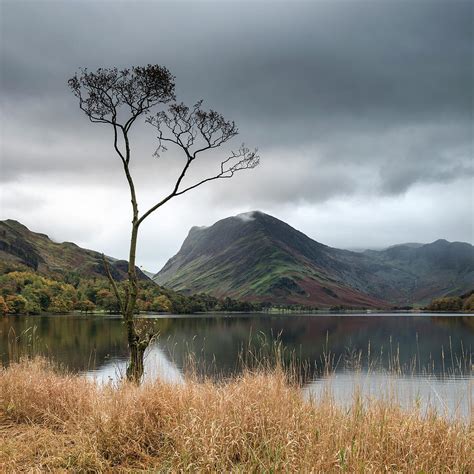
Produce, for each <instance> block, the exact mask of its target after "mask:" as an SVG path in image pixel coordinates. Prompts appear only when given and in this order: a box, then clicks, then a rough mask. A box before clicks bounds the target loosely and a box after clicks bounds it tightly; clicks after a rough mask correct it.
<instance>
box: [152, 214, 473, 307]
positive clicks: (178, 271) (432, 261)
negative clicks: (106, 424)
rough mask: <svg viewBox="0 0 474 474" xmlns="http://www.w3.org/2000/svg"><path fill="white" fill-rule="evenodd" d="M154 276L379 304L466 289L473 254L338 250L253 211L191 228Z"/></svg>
mask: <svg viewBox="0 0 474 474" xmlns="http://www.w3.org/2000/svg"><path fill="white" fill-rule="evenodd" d="M444 242H445V243H444ZM153 279H154V281H155V282H157V283H159V284H161V285H165V286H167V287H169V288H172V289H174V290H178V291H185V292H190V293H193V292H208V293H210V294H213V295H215V296H223V295H229V296H232V297H235V298H240V299H247V300H256V301H271V302H274V303H283V304H305V305H311V306H334V305H336V306H338V305H344V306H368V307H384V306H393V305H406V304H413V303H425V302H429V301H430V300H431V299H432V298H434V297H437V296H443V295H445V294H447V293H449V292H458V293H461V292H464V291H467V290H469V289H470V288H472V287H473V286H474V252H473V247H472V246H471V245H469V244H463V243H452V244H451V243H449V242H446V241H437V242H434V243H433V244H426V245H421V246H413V245H401V246H394V247H391V248H389V249H386V250H382V251H366V252H363V253H358V252H351V251H347V250H339V249H335V248H332V247H328V246H327V245H324V244H322V243H319V242H316V241H314V240H312V239H310V238H309V237H307V236H306V235H304V234H303V233H301V232H299V231H297V230H296V229H294V228H292V227H291V226H289V225H288V224H286V223H284V222H282V221H280V220H279V219H276V218H274V217H272V216H269V215H267V214H264V213H262V212H252V213H247V214H242V215H239V216H235V217H229V218H226V219H222V220H220V221H218V222H216V223H215V224H214V225H212V226H210V227H193V228H192V229H191V230H190V232H189V235H188V236H187V238H186V239H185V241H184V243H183V245H182V247H181V249H180V250H179V252H178V253H177V254H176V255H175V256H174V257H173V258H171V259H170V260H169V261H168V262H167V263H166V265H165V266H164V267H163V268H162V270H161V271H160V272H158V273H157V274H156V275H155V276H154V277H153Z"/></svg>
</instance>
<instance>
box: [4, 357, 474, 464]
mask: <svg viewBox="0 0 474 474" xmlns="http://www.w3.org/2000/svg"><path fill="white" fill-rule="evenodd" d="M473 448H474V430H473V424H472V423H471V424H470V425H468V424H466V423H463V422H460V421H447V420H446V419H443V418H442V417H438V416H436V415H435V414H434V413H431V414H428V415H427V414H422V413H421V412H419V411H417V410H416V409H413V410H412V411H408V412H407V411H403V410H402V409H401V408H400V407H398V406H397V405H396V404H392V403H387V402H380V401H372V402H367V403H364V404H362V403H361V401H360V400H358V399H357V398H355V399H354V403H353V405H352V407H351V408H350V409H349V410H343V409H341V408H340V407H338V406H337V405H336V404H335V403H333V401H332V400H331V399H330V398H327V399H321V400H314V401H312V402H311V401H308V400H305V399H303V397H302V396H301V392H300V390H299V388H298V387H296V386H292V385H291V384H288V382H287V377H286V376H285V375H284V374H283V373H282V372H281V371H280V370H278V369H276V370H271V371H264V372H260V373H250V372H247V373H245V374H244V375H242V376H240V377H237V378H235V379H233V380H231V381H227V382H225V383H224V382H223V383H221V384H216V383H212V382H198V381H193V380H190V381H189V382H188V383H186V384H185V385H182V386H174V385H167V384H162V383H153V384H151V383H149V384H144V385H143V386H141V387H136V386H132V385H126V384H125V385H122V386H121V387H119V388H112V387H99V386H97V385H96V384H94V383H93V382H89V381H87V380H86V379H84V378H82V377H78V376H74V375H68V374H64V373H60V372H58V371H55V370H53V369H52V368H51V367H50V366H49V365H48V364H47V363H46V362H45V361H44V360H41V359H36V360H34V361H26V362H22V363H20V364H14V365H12V366H11V367H10V368H8V369H3V370H2V371H1V372H0V470H1V471H2V472H4V471H6V472H12V471H15V470H35V469H36V470H47V469H49V470H61V469H71V470H95V471H109V470H111V469H116V470H120V471H127V470H133V471H134V472H135V471H136V470H140V469H144V470H153V469H155V470H158V469H162V470H173V471H175V470H185V471H199V470H202V471H231V470H234V471H242V472H249V471H259V472H262V471H265V472H269V471H300V472H309V471H315V472H338V471H344V470H346V471H349V472H354V471H356V472H371V471H372V472H375V471H377V472H380V471H387V470H389V471H403V472H437V473H438V472H473V471H474V464H473V461H472V450H473Z"/></svg>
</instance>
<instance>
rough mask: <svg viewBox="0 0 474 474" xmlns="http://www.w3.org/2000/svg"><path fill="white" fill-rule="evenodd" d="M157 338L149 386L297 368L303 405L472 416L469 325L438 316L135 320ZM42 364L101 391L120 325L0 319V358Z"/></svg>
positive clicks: (119, 359) (116, 356)
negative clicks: (383, 402) (387, 402)
mask: <svg viewBox="0 0 474 474" xmlns="http://www.w3.org/2000/svg"><path fill="white" fill-rule="evenodd" d="M141 324H144V325H151V326H153V327H154V329H155V330H156V331H158V332H159V337H158V339H157V340H156V341H155V342H154V343H153V344H152V346H151V347H150V348H149V350H148V352H147V355H146V377H148V378H155V377H159V378H161V379H163V380H167V381H171V382H175V383H183V381H184V374H185V373H187V372H189V371H192V372H193V373H194V374H195V375H196V376H198V377H211V378H222V377H228V376H232V375H235V374H237V373H239V371H241V370H242V367H243V366H256V365H258V364H259V363H260V362H261V360H263V359H264V360H272V359H273V358H274V357H275V353H276V351H277V349H278V354H279V358H280V359H281V360H282V361H283V363H284V364H287V365H291V364H292V363H293V364H294V365H295V366H296V367H297V372H298V373H297V375H298V377H299V380H300V382H301V383H302V386H303V390H304V393H305V396H308V397H319V396H323V395H324V394H325V393H327V392H328V391H330V393H331V394H332V396H333V397H334V398H335V399H336V400H338V401H339V402H340V403H343V404H344V403H350V402H351V400H352V397H353V396H354V394H355V393H360V394H361V395H362V396H363V397H378V398H395V399H396V400H397V401H398V402H399V403H401V404H402V405H406V406H410V405H411V404H417V405H418V406H421V407H422V408H424V409H428V408H429V407H431V408H435V409H436V410H438V411H441V412H443V413H445V414H446V415H447V416H460V417H463V418H466V417H467V418H469V417H471V416H472V409H473V387H474V372H473V365H472V364H473V349H474V316H468V315H464V316H461V315H450V314H443V315H442V316H441V315H433V314H422V313H417V314H416V315H414V314H400V313H397V314H381V313H372V314H365V313H364V314H350V315H349V314H348V315H334V314H330V315H329V314H311V315H300V314H288V315H279V316H276V315H275V316H273V315H272V316H268V315H262V314H248V315H247V314H245V315H244V314H239V315H235V314H233V315H193V316H189V315H166V316H148V317H145V318H141ZM20 352H21V353H28V354H43V355H46V356H47V357H50V358H51V359H53V360H55V361H58V362H60V363H61V364H63V365H64V366H65V367H67V368H68V369H70V370H71V371H74V372H78V373H82V374H86V375H87V376H88V377H94V378H96V379H97V380H98V381H100V382H107V381H112V382H114V381H116V380H117V379H118V378H120V377H121V376H122V375H123V373H124V370H125V364H126V360H127V346H126V343H125V332H124V326H123V324H122V321H121V319H120V317H119V316H113V315H112V316H83V315H49V316H46V315H45V316H30V317H27V316H8V317H4V318H0V354H1V361H2V364H3V365H8V363H9V362H10V360H11V359H13V358H15V357H17V356H18V353H20Z"/></svg>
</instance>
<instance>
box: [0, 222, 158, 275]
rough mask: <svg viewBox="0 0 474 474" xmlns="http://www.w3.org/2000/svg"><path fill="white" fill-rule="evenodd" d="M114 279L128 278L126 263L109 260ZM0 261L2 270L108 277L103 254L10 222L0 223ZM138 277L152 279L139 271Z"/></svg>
mask: <svg viewBox="0 0 474 474" xmlns="http://www.w3.org/2000/svg"><path fill="white" fill-rule="evenodd" d="M106 258H107V260H108V262H109V266H110V273H111V274H112V276H113V277H114V278H115V279H116V280H118V281H120V280H123V279H125V278H127V266H128V264H127V262H126V261H125V260H117V259H114V258H112V257H106ZM0 262H1V264H2V266H3V267H6V268H8V267H9V266H12V267H17V266H21V267H26V268H28V269H33V270H34V271H37V272H38V273H41V274H43V275H48V276H58V275H64V274H66V273H69V272H75V273H77V274H78V275H80V276H82V277H88V278H89V277H99V276H102V277H103V276H106V273H105V269H104V264H103V261H102V254H100V253H99V252H95V251H93V250H87V249H83V248H81V247H79V246H78V245H76V244H74V243H72V242H63V243H56V242H53V241H52V240H51V239H50V238H49V237H48V236H47V235H45V234H39V233H36V232H32V231H31V230H29V229H28V228H27V227H25V226H24V225H23V224H20V223H19V222H17V221H15V220H11V219H7V220H5V221H0ZM137 272H138V276H139V278H140V279H142V280H145V279H146V280H149V278H148V277H147V276H146V275H144V274H143V273H142V272H141V271H140V269H138V268H137Z"/></svg>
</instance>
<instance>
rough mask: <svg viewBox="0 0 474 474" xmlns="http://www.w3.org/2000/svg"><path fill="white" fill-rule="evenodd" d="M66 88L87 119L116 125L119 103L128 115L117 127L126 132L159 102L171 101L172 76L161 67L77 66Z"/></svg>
mask: <svg viewBox="0 0 474 474" xmlns="http://www.w3.org/2000/svg"><path fill="white" fill-rule="evenodd" d="M68 84H69V87H70V88H71V90H72V91H73V93H74V95H75V96H76V97H77V98H78V99H79V107H80V108H81V110H83V111H84V113H85V114H86V115H87V116H88V117H89V120H90V121H91V122H99V123H109V124H117V125H118V120H119V117H118V113H119V109H120V108H121V107H122V106H125V107H126V108H128V109H129V116H128V119H127V120H126V122H125V123H123V124H122V125H121V126H123V128H124V129H125V131H128V130H129V128H130V127H131V125H132V124H133V122H134V121H135V120H136V118H137V117H138V116H139V115H141V114H143V113H147V112H148V111H149V110H150V109H151V108H152V107H154V106H155V105H157V104H159V103H163V102H169V101H170V100H174V98H175V95H174V76H172V75H171V73H170V72H169V71H168V69H166V68H165V67H163V66H158V65H151V64H149V65H148V66H143V67H140V66H134V67H132V68H129V69H128V68H127V69H121V70H119V69H117V68H111V69H107V68H99V69H97V71H95V72H89V71H88V70H87V68H85V69H81V74H80V75H79V76H78V75H77V74H76V75H75V76H74V77H72V78H71V79H69V81H68Z"/></svg>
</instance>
